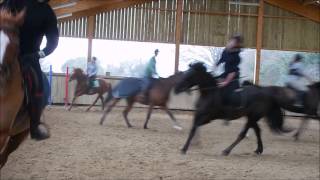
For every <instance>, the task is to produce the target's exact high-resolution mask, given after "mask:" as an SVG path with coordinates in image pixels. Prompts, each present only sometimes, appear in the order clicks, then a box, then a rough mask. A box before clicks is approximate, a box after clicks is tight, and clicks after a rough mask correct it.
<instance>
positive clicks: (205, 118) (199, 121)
mask: <svg viewBox="0 0 320 180" xmlns="http://www.w3.org/2000/svg"><path fill="white" fill-rule="evenodd" d="M209 122H210V118H209V114H208V113H207V114H206V115H199V114H196V115H195V118H194V120H193V125H192V128H191V131H190V133H189V137H188V139H187V142H186V143H185V145H184V146H183V148H182V150H181V153H182V154H186V152H187V150H188V149H189V146H190V143H191V141H192V138H193V137H194V136H195V134H196V131H197V129H198V127H200V126H202V125H204V124H207V123H209Z"/></svg>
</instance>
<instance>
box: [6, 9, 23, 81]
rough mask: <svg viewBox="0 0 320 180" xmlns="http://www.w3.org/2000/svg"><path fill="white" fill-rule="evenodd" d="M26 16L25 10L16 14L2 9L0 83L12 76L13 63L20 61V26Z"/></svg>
mask: <svg viewBox="0 0 320 180" xmlns="http://www.w3.org/2000/svg"><path fill="white" fill-rule="evenodd" d="M24 16H25V11H24V10H23V11H21V12H20V13H18V14H17V15H15V16H14V15H12V14H11V13H10V12H9V11H7V10H0V84H3V83H5V81H6V80H7V79H8V77H9V76H10V71H11V68H13V67H12V64H13V63H15V62H16V63H17V62H18V55H19V27H20V26H21V25H22V24H23V21H24Z"/></svg>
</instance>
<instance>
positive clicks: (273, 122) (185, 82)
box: [175, 63, 288, 155]
mask: <svg viewBox="0 0 320 180" xmlns="http://www.w3.org/2000/svg"><path fill="white" fill-rule="evenodd" d="M193 86H198V87H199V91H200V97H199V99H198V102H197V106H196V113H195V116H194V120H193V125H192V128H191V131H190V134H189V137H188V139H187V142H186V143H185V145H184V147H183V148H182V150H181V151H182V153H186V152H187V150H188V148H189V145H190V142H191V140H192V138H193V137H194V135H195V134H196V131H197V129H198V128H199V127H200V126H203V125H205V124H208V123H210V122H211V121H213V120H216V119H225V120H235V119H238V118H240V117H243V116H246V117H247V122H246V124H245V126H244V128H243V130H242V131H241V133H240V134H239V136H238V138H237V139H236V140H235V141H234V142H233V143H232V144H231V145H230V146H229V147H228V148H226V149H225V150H224V151H223V155H228V154H229V153H230V152H231V151H232V149H233V148H234V147H235V146H236V145H237V144H239V143H240V142H241V141H242V140H243V139H244V138H245V135H246V133H247V132H248V130H249V129H250V128H253V130H254V131H255V134H256V136H257V149H256V150H255V153H257V154H261V153H262V152H263V144H262V138H261V130H260V127H259V125H258V121H259V120H260V119H262V118H263V117H266V119H267V122H268V125H269V126H270V128H271V129H272V130H273V132H276V133H279V132H288V130H286V129H285V128H283V117H282V111H281V108H280V106H279V105H277V103H276V101H275V100H274V99H272V98H271V96H269V95H268V94H266V93H264V92H263V91H262V90H261V88H258V87H254V86H248V87H245V88H243V90H241V91H235V92H233V93H230V94H225V93H224V89H223V88H222V89H221V88H218V86H217V79H216V78H215V77H213V76H212V75H211V74H210V73H208V72H207V71H206V67H205V66H204V65H203V64H202V63H195V64H193V65H191V66H190V69H189V70H188V71H187V72H186V73H185V74H184V77H183V78H182V80H181V81H180V82H179V83H178V84H177V85H176V88H175V92H176V93H181V92H183V91H186V90H188V89H190V88H192V87H193ZM226 96H228V97H229V103H228V104H226V101H225V99H226V98H225V97H226Z"/></svg>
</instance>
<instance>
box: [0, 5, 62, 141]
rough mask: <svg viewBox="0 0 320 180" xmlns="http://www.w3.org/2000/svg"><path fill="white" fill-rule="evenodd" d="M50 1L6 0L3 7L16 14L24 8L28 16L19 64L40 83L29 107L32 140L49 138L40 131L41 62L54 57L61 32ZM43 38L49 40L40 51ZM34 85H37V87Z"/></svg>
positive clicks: (21, 28) (21, 36)
mask: <svg viewBox="0 0 320 180" xmlns="http://www.w3.org/2000/svg"><path fill="white" fill-rule="evenodd" d="M48 2H49V0H4V1H3V3H2V4H0V6H1V7H3V8H8V9H10V10H11V11H12V12H13V13H16V12H19V11H21V10H23V9H24V8H25V10H26V15H25V20H24V23H23V25H22V26H21V27H20V35H19V37H20V64H21V67H22V69H23V72H24V73H26V72H31V69H33V71H35V73H36V76H37V79H39V80H38V82H37V83H36V84H37V87H38V88H37V89H36V90H35V92H32V93H30V95H29V96H30V103H29V107H28V111H29V114H30V116H31V123H30V133H31V138H32V139H36V140H43V139H47V138H49V135H48V134H47V133H46V132H43V131H40V129H39V125H40V124H41V123H40V117H41V112H42V108H43V104H42V102H43V98H44V96H43V82H42V71H41V67H40V63H39V59H40V58H44V57H46V56H48V55H49V54H51V53H52V52H53V51H54V50H55V49H56V47H57V45H58V41H59V32H58V27H57V18H56V16H55V14H54V12H53V10H52V8H51V7H50V6H49V4H48ZM43 36H45V37H46V38H47V44H46V47H45V48H44V49H42V50H40V45H41V42H42V39H43ZM34 84H35V83H34Z"/></svg>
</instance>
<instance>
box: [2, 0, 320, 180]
mask: <svg viewBox="0 0 320 180" xmlns="http://www.w3.org/2000/svg"><path fill="white" fill-rule="evenodd" d="M31 1H33V0H31ZM34 1H36V0H34ZM1 3H2V1H1V0H0V4H1ZM36 3H48V4H49V6H50V7H51V8H52V9H53V11H54V13H55V15H56V17H57V27H58V30H59V43H58V45H57V48H56V49H55V50H54V51H53V53H52V54H50V55H48V56H46V57H44V58H41V59H40V65H41V69H42V71H43V72H44V74H45V77H46V78H44V80H47V81H45V82H46V83H44V87H45V88H44V94H45V99H47V106H46V107H45V109H44V110H43V112H42V115H41V121H42V123H43V124H44V126H42V125H40V130H41V131H43V132H46V131H47V132H48V134H49V135H50V137H49V138H48V139H44V140H35V139H33V138H31V136H30V135H29V134H28V136H27V137H26V138H25V140H24V141H23V142H22V143H21V144H20V145H19V146H18V147H17V148H16V149H14V150H13V152H12V153H9V154H8V156H7V157H8V159H7V161H6V162H5V161H4V162H5V163H3V165H2V161H3V159H6V158H5V156H4V154H5V153H6V151H7V150H6V148H8V147H10V144H12V143H14V141H15V139H14V137H15V135H17V134H18V133H17V132H18V130H20V129H21V128H22V125H23V124H26V125H25V130H27V131H26V132H29V130H30V127H32V125H31V126H30V124H32V123H34V122H33V121H34V120H33V119H31V120H30V118H26V119H25V120H24V121H25V122H24V123H22V121H21V120H19V118H18V117H19V114H20V113H21V109H22V108H24V107H25V106H23V105H21V107H20V106H19V107H18V109H20V111H19V113H18V112H16V113H15V115H14V117H15V118H13V119H10V123H11V126H10V128H9V129H5V128H1V127H0V180H29V179H30V180H31V179H32V180H38V179H39V180H40V179H41V180H42V179H43V180H60V179H61V180H64V179H68V180H69V179H70V180H87V179H88V180H91V179H92V180H104V179H106V180H140V179H143V180H144V179H145V180H149V179H158V180H165V179H168V180H169V179H177V180H178V179H179V180H180V179H181V180H198V179H199V180H207V179H208V180H209V179H210V180H211V179H216V180H220V179H221V180H223V179H228V180H229V179H230V180H233V179H235V180H237V179H241V180H256V179H257V180H271V179H275V180H291V179H293V180H301V179H303V180H319V179H320V83H319V82H320V1H319V0H104V1H103V0H50V1H49V2H40V1H37V2H36ZM27 13H28V11H27ZM2 15H3V14H2V13H0V35H1V36H0V40H1V38H3V37H6V35H5V33H6V29H5V27H3V24H4V23H3V22H5V21H4V20H3V17H2ZM17 16H19V14H18V15H17ZM39 16H41V15H40V14H39ZM17 21H18V20H17ZM2 29H3V31H2ZM22 33H23V32H22ZM235 37H236V38H235ZM2 42H4V41H0V43H2ZM9 43H10V42H9ZM47 43H50V38H44V39H43V42H42V44H41V48H40V50H41V49H43V48H45V47H46V45H47ZM234 44H236V45H238V46H235V47H236V48H230V46H233V45H234ZM0 47H1V49H0V60H1V61H0V85H1V87H0V118H1V119H0V126H3V127H4V126H5V124H6V122H5V121H6V120H5V117H8V116H6V115H5V113H6V112H7V113H8V112H9V113H13V111H5V109H8V108H6V106H9V104H11V101H8V102H6V101H5V100H6V98H7V97H9V95H3V94H6V93H4V92H6V88H7V87H8V85H7V86H6V85H4V86H3V85H2V84H3V81H2V80H3V77H1V76H3V75H4V74H5V73H6V72H4V70H5V68H4V67H5V66H4V65H3V64H4V63H5V62H6V59H5V58H6V57H8V56H2V54H6V53H8V54H9V51H8V52H7V51H6V45H5V46H2V45H1V44H0ZM8 47H9V46H8ZM2 48H4V49H2ZM234 54H237V57H239V59H240V61H239V63H238V64H237V67H236V68H233V69H232V68H231V69H232V70H231V71H230V68H229V69H228V67H229V65H228V63H229V64H232V65H230V66H233V65H234V63H233V60H234V59H232V58H230V57H231V56H233V55H234ZM40 57H41V56H40ZM225 57H227V58H226V60H222V59H224V58H225ZM1 58H4V60H3V64H1V63H2V59H1ZM231 61H232V62H231ZM296 61H297V62H296ZM153 63H154V64H153ZM294 63H300V64H299V66H298V65H297V66H295V64H294ZM153 65H154V66H153ZM300 65H301V66H300ZM93 66H94V67H95V68H94V71H92V67H93ZM299 68H300V69H301V72H302V73H297V71H298V70H299ZM297 69H298V70H297ZM2 71H3V72H4V73H3V72H2ZM149 72H152V73H154V74H156V75H157V76H156V77H155V76H150V77H147V76H146V74H148V73H149ZM235 72H236V73H235ZM92 73H94V76H90V74H92ZM224 74H226V76H223V75H224ZM293 76H297V78H296V79H295V80H294V82H295V83H299V84H300V85H301V87H305V89H304V90H300V89H296V88H295V87H292V86H291V84H290V81H289V80H290V78H292V77H293ZM8 77H9V78H10V76H8ZM92 77H93V79H92ZM8 82H10V81H8ZM234 82H239V84H240V86H239V87H237V88H235V89H233V91H228V87H231V85H230V84H233V83H234ZM299 87H300V86H299ZM13 92H15V91H11V94H12V93H13ZM16 96H18V95H16ZM10 97H11V96H10ZM29 98H30V97H28V98H27V99H28V100H30V99H29ZM12 101H13V100H12ZM26 102H28V101H26ZM26 117H29V116H28V113H27V115H26ZM147 123H148V124H147ZM131 125H132V127H131ZM45 129H47V130H45ZM260 130H261V132H260ZM20 133H21V132H20ZM4 135H6V136H4ZM260 135H261V137H260ZM3 137H4V138H3ZM2 139H4V140H2ZM240 141H241V142H240ZM2 142H4V143H2ZM189 145H190V146H189ZM231 150H232V151H231ZM3 157H4V158H3ZM1 166H3V167H1Z"/></svg>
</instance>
